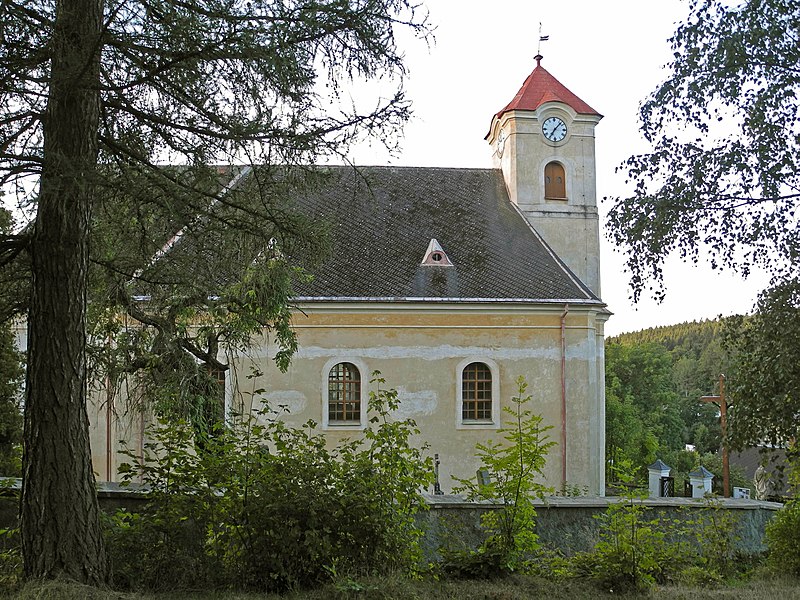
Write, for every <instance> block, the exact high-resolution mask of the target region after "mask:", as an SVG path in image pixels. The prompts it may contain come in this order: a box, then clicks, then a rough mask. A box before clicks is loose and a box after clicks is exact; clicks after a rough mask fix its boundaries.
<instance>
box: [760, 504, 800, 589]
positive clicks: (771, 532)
mask: <svg viewBox="0 0 800 600" xmlns="http://www.w3.org/2000/svg"><path fill="white" fill-rule="evenodd" d="M798 533H800V501H798V500H790V501H789V502H787V503H786V504H784V506H783V508H781V509H780V510H779V511H778V513H777V514H776V515H775V516H774V517H773V518H772V520H771V521H770V522H769V523H768V524H767V547H768V549H769V553H768V554H767V566H768V568H769V569H770V570H772V571H774V572H776V573H780V574H782V575H791V576H794V577H798V576H800V545H798V543H797V536H798Z"/></svg>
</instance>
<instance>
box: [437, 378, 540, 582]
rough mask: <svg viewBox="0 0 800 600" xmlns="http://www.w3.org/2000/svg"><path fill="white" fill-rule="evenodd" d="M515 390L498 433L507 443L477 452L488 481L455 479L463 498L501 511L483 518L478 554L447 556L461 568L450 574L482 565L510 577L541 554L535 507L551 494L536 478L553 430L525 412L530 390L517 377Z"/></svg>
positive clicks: (454, 567)
mask: <svg viewBox="0 0 800 600" xmlns="http://www.w3.org/2000/svg"><path fill="white" fill-rule="evenodd" d="M517 385H518V394H517V396H515V397H513V398H512V399H511V402H512V404H513V408H512V407H508V406H505V407H503V412H504V413H505V414H506V415H507V416H508V417H509V420H507V421H506V422H505V423H504V425H503V427H502V428H501V429H500V434H501V435H502V436H503V439H504V440H505V442H493V441H492V440H489V441H488V442H486V443H485V444H478V445H477V446H476V447H477V450H478V458H480V460H481V464H482V465H483V466H482V467H481V468H482V469H485V470H487V471H488V472H489V474H490V477H491V481H490V482H489V483H488V484H480V483H478V482H475V481H472V480H470V479H458V482H459V483H460V484H461V485H460V486H459V487H457V488H455V490H454V491H455V492H456V493H462V492H466V494H467V497H468V498H469V499H470V500H484V501H486V500H489V501H492V502H497V503H501V504H502V506H503V507H502V509H500V510H492V511H487V512H485V513H484V514H483V516H482V518H481V526H482V527H483V528H484V529H485V530H486V531H487V532H488V534H489V537H488V538H487V540H486V542H485V543H484V545H483V546H482V547H481V548H480V549H479V550H477V551H475V552H473V553H472V554H470V553H469V552H467V553H460V554H458V553H455V554H454V553H452V552H451V553H450V563H453V562H454V560H455V559H458V561H459V562H461V563H462V565H461V566H460V567H458V566H457V565H455V564H453V565H451V567H452V570H454V571H465V572H467V571H474V570H475V568H476V567H475V564H474V563H476V562H480V561H484V562H486V563H487V564H488V566H489V568H490V569H499V571H500V572H510V571H514V570H516V569H518V568H520V567H521V566H522V565H523V564H524V563H525V561H526V560H527V559H529V558H530V557H531V556H532V555H533V554H535V553H536V552H537V551H538V550H539V544H538V542H537V539H538V537H537V535H536V533H535V532H534V527H535V525H536V509H535V508H534V506H533V501H534V499H536V498H543V497H544V495H545V494H547V493H552V491H553V490H552V488H549V487H547V486H545V485H543V484H541V483H539V481H537V479H536V478H537V477H540V476H542V470H543V469H544V466H545V460H546V457H547V452H548V450H549V449H550V448H551V447H552V446H554V445H555V442H551V441H548V436H547V431H548V430H549V429H551V427H543V426H542V417H541V416H539V415H535V414H533V413H532V412H531V411H530V410H528V409H526V408H525V405H526V404H527V403H528V402H529V401H530V399H531V397H530V396H529V395H528V396H526V395H525V392H526V391H527V389H528V384H527V383H526V382H525V379H524V378H523V377H519V378H518V379H517ZM443 554H447V552H446V551H444V552H443Z"/></svg>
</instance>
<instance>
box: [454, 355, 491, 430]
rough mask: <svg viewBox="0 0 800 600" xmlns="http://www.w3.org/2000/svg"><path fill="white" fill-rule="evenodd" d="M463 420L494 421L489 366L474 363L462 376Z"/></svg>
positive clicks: (467, 367) (468, 366) (466, 368)
mask: <svg viewBox="0 0 800 600" xmlns="http://www.w3.org/2000/svg"><path fill="white" fill-rule="evenodd" d="M461 407H462V408H461V418H462V420H464V421H490V420H491V419H492V372H491V370H489V367H488V365H485V364H484V363H480V362H474V363H470V364H468V365H467V366H466V367H464V372H463V373H462V374H461Z"/></svg>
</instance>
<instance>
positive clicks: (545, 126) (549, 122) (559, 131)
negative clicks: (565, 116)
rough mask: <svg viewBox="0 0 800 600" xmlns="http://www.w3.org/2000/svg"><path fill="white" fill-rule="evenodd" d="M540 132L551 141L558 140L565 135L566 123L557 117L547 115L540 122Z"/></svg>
mask: <svg viewBox="0 0 800 600" xmlns="http://www.w3.org/2000/svg"><path fill="white" fill-rule="evenodd" d="M542 133H543V134H544V137H546V138H547V139H548V140H550V141H551V142H560V141H561V140H563V139H564V138H565V137H567V125H566V123H564V121H562V120H561V119H559V118H558V117H549V118H547V119H545V120H544V123H542Z"/></svg>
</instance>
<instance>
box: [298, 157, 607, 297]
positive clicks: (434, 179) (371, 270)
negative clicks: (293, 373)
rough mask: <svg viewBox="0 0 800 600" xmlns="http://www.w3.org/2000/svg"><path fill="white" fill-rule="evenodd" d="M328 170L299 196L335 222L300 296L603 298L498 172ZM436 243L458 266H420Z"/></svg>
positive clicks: (303, 206)
mask: <svg viewBox="0 0 800 600" xmlns="http://www.w3.org/2000/svg"><path fill="white" fill-rule="evenodd" d="M326 169H327V171H328V172H329V175H330V177H329V179H328V181H326V182H325V184H324V185H323V186H321V187H320V188H318V189H316V190H315V191H313V192H309V193H306V194H304V195H302V196H301V197H299V198H298V199H297V202H298V208H299V209H300V210H301V211H306V212H308V213H310V214H313V215H316V216H319V217H320V218H322V219H324V220H326V221H328V222H329V224H330V235H331V237H332V239H331V243H332V252H331V253H330V256H329V257H328V258H327V259H326V260H325V261H324V262H323V263H322V264H320V265H315V266H314V267H313V268H311V269H310V270H311V273H312V275H313V280H312V281H310V282H308V283H302V284H298V285H297V287H296V292H297V295H298V297H297V298H296V299H297V300H298V301H311V300H316V301H320V300H331V301H333V300H370V301H382V300H386V301H403V300H418V301H437V300H438V301H516V302H544V303H554V302H560V303H562V302H571V303H589V304H597V305H602V302H601V301H600V300H599V299H598V298H597V297H596V296H595V295H594V294H593V293H592V292H591V291H590V290H589V289H588V288H587V287H586V286H585V285H584V284H583V283H581V282H580V281H579V280H578V279H577V277H575V276H574V275H573V274H572V273H571V272H570V271H569V269H568V268H567V267H566V266H565V265H564V264H563V263H562V262H561V261H560V260H559V259H558V258H556V256H555V255H554V253H553V252H552V250H550V248H549V247H548V246H547V245H546V244H545V243H544V241H543V240H542V238H541V237H540V236H539V235H538V233H536V232H535V231H534V230H533V228H532V227H531V226H530V225H529V224H528V222H527V220H526V219H525V218H524V217H523V215H522V214H521V213H520V212H519V211H518V210H517V208H516V207H515V206H514V205H513V204H512V203H511V202H510V200H509V198H508V194H507V193H506V188H505V185H504V183H503V177H502V174H501V172H500V171H499V170H493V169H446V168H420V167H359V168H354V167H328V168H326ZM431 240H436V243H437V244H438V248H440V249H441V250H442V251H443V253H444V256H446V258H447V259H448V260H449V262H450V263H451V264H452V266H450V265H435V264H422V262H423V261H422V259H423V257H425V256H426V251H428V250H429V249H430V246H431ZM427 262H428V263H430V261H427Z"/></svg>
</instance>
